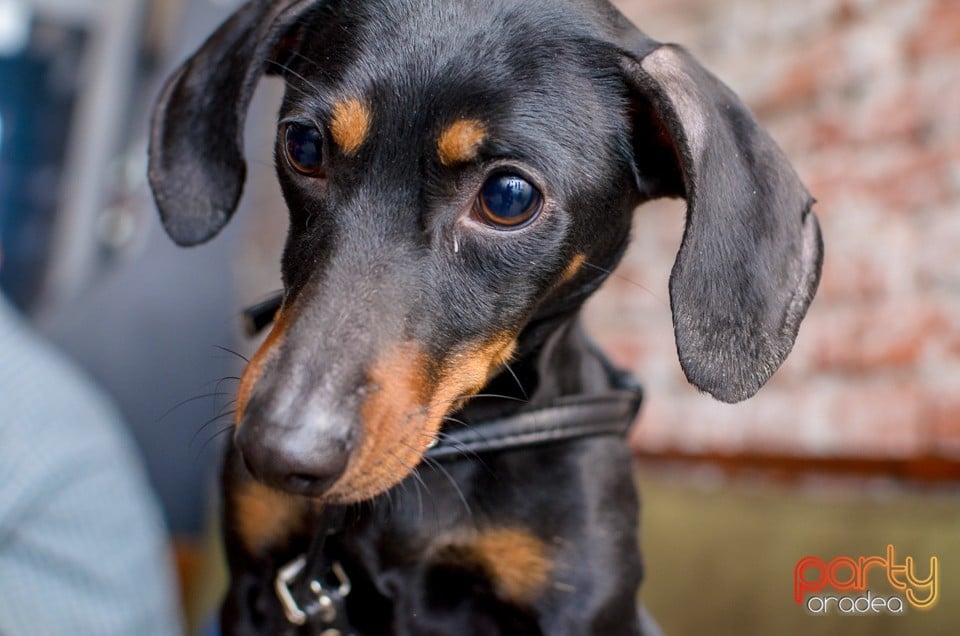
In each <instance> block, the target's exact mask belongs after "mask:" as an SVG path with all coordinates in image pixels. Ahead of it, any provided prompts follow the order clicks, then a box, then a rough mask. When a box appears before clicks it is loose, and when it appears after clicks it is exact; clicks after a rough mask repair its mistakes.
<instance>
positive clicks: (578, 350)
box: [453, 312, 611, 422]
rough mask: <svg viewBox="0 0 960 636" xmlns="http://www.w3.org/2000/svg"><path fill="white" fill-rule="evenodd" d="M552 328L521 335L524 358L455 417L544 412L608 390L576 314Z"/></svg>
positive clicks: (604, 374)
mask: <svg viewBox="0 0 960 636" xmlns="http://www.w3.org/2000/svg"><path fill="white" fill-rule="evenodd" d="M551 327H553V329H552V330H551V331H549V333H546V334H545V335H540V334H538V333H537V331H538V330H537V329H536V326H534V327H533V329H532V330H530V331H528V332H527V333H525V334H524V337H525V338H526V339H525V340H522V341H521V345H520V348H519V350H520V351H521V352H526V354H525V355H522V356H521V357H520V358H519V359H517V360H515V361H513V362H511V363H510V364H509V368H505V369H504V370H502V371H501V372H500V373H499V374H498V375H497V376H495V377H494V378H493V379H492V380H491V381H490V382H488V383H487V385H486V386H485V387H484V388H483V389H481V390H480V391H479V392H478V397H475V398H473V399H471V400H470V401H469V402H467V404H466V405H465V406H464V407H463V409H462V410H461V412H460V413H458V414H455V415H454V416H453V417H454V418H455V419H465V420H468V421H473V422H475V421H481V420H485V419H490V418H493V417H501V416H504V415H509V414H512V413H517V412H521V411H524V410H527V409H531V408H538V407H542V406H545V405H548V404H550V403H551V402H552V401H554V400H555V399H556V398H558V397H561V396H568V395H580V394H592V393H598V392H602V391H606V390H609V389H610V388H611V382H610V379H609V372H608V371H607V369H606V366H605V364H604V361H603V358H602V354H600V353H599V352H598V351H597V350H596V348H595V347H594V346H593V345H592V344H591V342H590V339H589V337H588V336H587V335H586V334H585V333H584V330H583V327H582V325H581V321H580V315H579V312H576V313H574V314H573V315H571V316H568V317H566V318H563V319H560V320H557V321H556V322H552V324H551ZM534 339H535V340H534Z"/></svg>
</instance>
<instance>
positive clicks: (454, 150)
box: [437, 119, 487, 166]
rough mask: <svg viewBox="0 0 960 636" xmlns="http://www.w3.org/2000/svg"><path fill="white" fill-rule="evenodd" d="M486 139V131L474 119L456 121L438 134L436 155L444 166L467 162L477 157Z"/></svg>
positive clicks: (480, 123)
mask: <svg viewBox="0 0 960 636" xmlns="http://www.w3.org/2000/svg"><path fill="white" fill-rule="evenodd" d="M486 138H487V129H486V128H485V127H484V125H483V123H482V122H480V121H477V120H476V119H458V120H457V121H455V122H453V123H452V124H450V125H449V126H447V128H446V129H445V130H444V131H443V132H442V133H440V138H439V139H438V140H437V154H439V155H440V162H441V163H442V164H443V165H445V166H451V165H453V164H456V163H463V162H464V161H469V160H470V159H473V158H474V157H476V156H477V150H479V149H480V144H482V143H483V140H484V139H486Z"/></svg>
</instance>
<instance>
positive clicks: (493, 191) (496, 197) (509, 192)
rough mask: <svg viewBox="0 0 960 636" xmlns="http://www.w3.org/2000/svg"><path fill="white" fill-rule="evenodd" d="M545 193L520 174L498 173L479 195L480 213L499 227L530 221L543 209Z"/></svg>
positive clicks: (511, 226)
mask: <svg viewBox="0 0 960 636" xmlns="http://www.w3.org/2000/svg"><path fill="white" fill-rule="evenodd" d="M542 201H543V195H541V194H540V191H539V190H537V188H536V187H534V185H533V184H532V183H530V182H529V181H527V180H526V179H524V178H523V177H521V176H520V175H516V174H495V175H493V176H492V177H490V178H489V179H487V181H486V183H484V184H483V188H481V190H480V194H479V195H478V196H477V205H476V208H477V213H478V214H479V215H480V217H481V218H482V219H483V220H484V221H486V222H488V223H490V224H492V225H495V226H497V227H501V228H505V229H510V228H514V227H518V226H520V225H523V224H525V223H527V222H529V221H531V220H532V219H533V218H534V217H536V216H537V214H538V213H539V212H540V208H541V207H542V206H541V203H542Z"/></svg>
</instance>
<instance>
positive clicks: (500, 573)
mask: <svg viewBox="0 0 960 636" xmlns="http://www.w3.org/2000/svg"><path fill="white" fill-rule="evenodd" d="M434 558H436V559H438V560H439V561H441V562H447V563H452V564H454V565H458V564H459V565H464V566H468V567H469V566H474V567H480V568H482V569H483V570H484V572H486V573H487V575H488V576H489V577H490V581H491V583H492V584H493V588H494V591H495V592H496V594H497V595H498V596H500V597H501V598H503V599H504V600H508V601H512V602H515V603H531V602H532V601H534V600H535V599H536V597H537V595H538V594H539V593H540V592H541V591H543V589H544V588H545V587H546V584H547V580H548V578H549V576H550V574H551V572H552V571H553V570H554V564H553V562H552V560H551V559H550V555H549V550H548V548H547V546H546V544H545V543H544V542H543V541H541V540H540V539H539V538H538V537H536V536H534V535H533V534H532V533H531V532H530V531H528V530H525V529H521V528H490V529H487V530H482V531H480V532H477V533H475V534H470V535H467V536H463V537H454V538H452V539H446V540H441V542H440V545H439V547H438V548H437V549H436V550H435V551H434Z"/></svg>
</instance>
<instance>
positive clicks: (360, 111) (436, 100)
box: [288, 0, 616, 164]
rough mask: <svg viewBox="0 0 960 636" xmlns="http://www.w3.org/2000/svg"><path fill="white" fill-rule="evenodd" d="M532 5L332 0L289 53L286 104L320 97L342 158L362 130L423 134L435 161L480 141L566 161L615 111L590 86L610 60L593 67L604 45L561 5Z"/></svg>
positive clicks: (603, 79) (465, 153) (462, 153)
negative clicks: (292, 70)
mask: <svg viewBox="0 0 960 636" xmlns="http://www.w3.org/2000/svg"><path fill="white" fill-rule="evenodd" d="M533 4H534V3H521V2H515V1H509V0H493V1H491V2H486V3H479V2H470V1H467V2H449V0H443V1H436V0H427V1H421V2H409V1H404V0H374V1H371V2H367V3H362V5H361V6H357V3H354V4H348V3H341V4H338V3H333V4H331V5H329V6H328V7H327V9H326V10H325V11H324V12H322V13H320V14H318V15H317V16H314V17H313V20H314V22H313V24H311V25H310V26H309V28H308V29H307V34H308V36H307V37H306V38H304V40H303V44H302V46H301V50H300V53H299V55H297V56H295V68H296V70H297V73H296V75H293V76H288V81H291V82H293V83H294V84H297V83H298V82H299V83H301V84H303V83H304V78H310V79H309V82H310V84H309V85H303V86H298V87H297V88H298V90H294V91H292V92H291V98H292V99H294V100H297V99H303V95H304V93H307V94H310V93H321V94H322V100H323V102H324V110H326V111H327V112H329V113H330V120H331V127H332V132H333V136H334V139H335V140H336V141H337V142H338V145H340V146H341V148H342V149H344V150H346V151H348V153H349V152H350V151H354V150H356V149H358V148H359V147H360V146H361V145H362V144H363V143H364V141H365V140H366V138H367V135H368V134H374V135H376V134H379V135H381V137H382V138H383V137H385V138H388V139H394V140H395V139H400V138H407V137H413V136H420V137H422V133H423V131H426V130H429V131H433V133H434V134H433V137H432V138H431V139H430V143H431V148H432V150H433V152H435V153H436V154H437V155H438V157H439V159H440V160H441V162H442V163H444V164H453V163H457V162H459V161H463V160H468V159H470V158H471V156H472V154H473V152H475V150H476V148H477V147H478V146H479V144H480V143H482V142H483V141H491V140H495V141H499V142H502V143H508V142H509V143H512V144H513V145H514V147H511V148H509V153H517V154H521V155H522V154H530V155H537V156H540V155H543V154H544V153H550V154H551V155H553V156H560V155H562V154H563V152H562V151H563V150H564V148H563V147H564V146H565V147H567V149H568V150H569V151H570V154H574V151H575V149H576V147H577V146H579V145H580V144H581V143H582V141H583V135H584V133H589V129H590V127H591V126H599V127H600V128H601V129H602V128H604V126H607V124H609V122H605V121H604V118H603V117H602V116H601V117H598V114H599V113H602V112H603V111H604V110H607V111H609V109H610V108H611V106H613V107H615V106H616V104H611V100H610V99H609V98H610V95H609V93H610V92H613V89H610V90H608V91H607V93H605V94H601V93H603V91H598V87H597V84H598V82H599V83H606V84H608V85H612V82H611V81H610V75H611V73H610V70H609V68H608V67H609V66H610V60H611V59H612V56H608V57H607V58H605V59H600V58H602V57H603V51H604V50H605V49H603V47H601V46H600V45H599V44H598V42H597V40H596V38H595V37H594V34H593V33H592V32H591V31H590V27H589V24H587V23H586V22H585V21H584V20H583V18H582V16H578V15H577V14H576V13H574V12H572V11H571V10H570V7H569V6H567V5H565V4H564V3H545V4H544V5H543V6H542V7H534V6H533ZM536 4H538V5H539V4H540V3H539V2H538V3H536ZM548 9H549V10H548ZM297 76H302V77H297ZM608 88H609V86H608ZM571 97H573V99H571ZM613 101H614V102H615V101H616V100H613ZM607 128H609V126H607ZM545 142H549V143H548V145H549V144H552V145H554V146H557V147H554V148H545V147H544V143H545Z"/></svg>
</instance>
